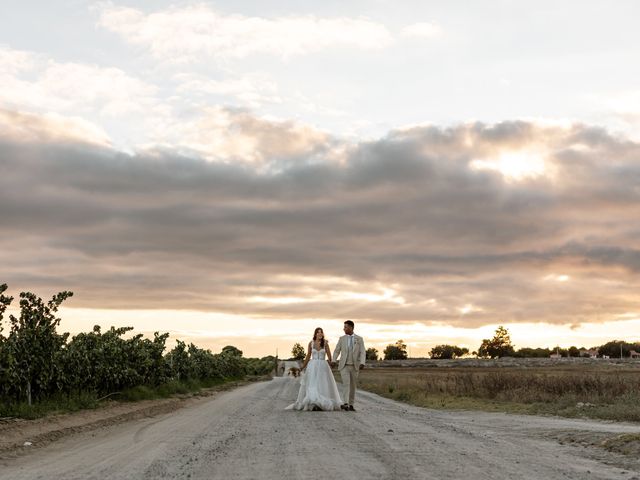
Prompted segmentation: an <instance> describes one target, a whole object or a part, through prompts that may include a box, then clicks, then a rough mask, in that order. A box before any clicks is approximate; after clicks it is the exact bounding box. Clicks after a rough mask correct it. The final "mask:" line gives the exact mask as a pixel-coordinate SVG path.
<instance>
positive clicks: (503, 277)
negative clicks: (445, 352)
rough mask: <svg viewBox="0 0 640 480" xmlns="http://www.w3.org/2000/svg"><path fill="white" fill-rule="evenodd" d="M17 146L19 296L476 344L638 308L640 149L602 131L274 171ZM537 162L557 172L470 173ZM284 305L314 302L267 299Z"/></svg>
mask: <svg viewBox="0 0 640 480" xmlns="http://www.w3.org/2000/svg"><path fill="white" fill-rule="evenodd" d="M15 121H16V122H19V121H21V120H20V118H16V120H15ZM25 121H26V120H25ZM14 127H15V125H14ZM17 131H18V132H19V129H18V128H13V129H12V132H13V133H12V134H10V135H9V134H3V133H2V132H1V131H0V265H1V275H0V283H2V282H7V283H9V285H10V287H11V289H12V291H13V292H17V291H18V290H20V289H29V290H35V291H36V292H38V293H40V294H42V295H49V294H50V293H52V292H54V291H58V290H62V289H70V290H73V291H75V292H76V296H74V298H73V299H72V301H70V302H69V305H70V306H76V307H79V306H84V307H93V308H175V309H201V310H211V311H221V312H234V313H241V314H245V315H256V316H265V317H272V318H298V317H305V318H307V317H323V318H324V317H329V318H332V317H335V318H344V317H346V316H348V317H350V318H354V319H358V320H363V321H369V322H383V323H386V322H406V321H421V322H425V323H429V322H445V323H448V324H452V325H460V326H463V325H464V326H477V325H481V324H486V323H493V322H505V323H508V322H517V321H547V322H554V323H571V324H576V323H581V322H588V321H604V320H609V319H613V318H616V317H618V316H620V315H623V314H625V313H629V312H637V311H638V310H640V298H639V297H638V295H637V292H638V287H639V285H638V284H639V283H640V282H639V272H640V249H639V245H640V226H638V225H639V224H638V221H637V219H638V218H640V206H639V205H640V203H639V201H640V145H638V144H636V143H633V142H631V141H629V140H626V139H624V138H618V137H616V136H613V135H611V134H609V133H608V132H606V131H604V130H602V129H599V128H592V127H589V126H584V125H574V126H571V127H553V126H541V125H537V124H533V123H526V122H504V123H500V124H497V125H484V124H479V123H478V124H470V125H461V126H458V127H455V128H448V129H445V128H436V127H421V128H414V129H410V130H403V131H397V132H391V133H390V134H389V135H388V136H387V137H385V138H382V139H380V140H378V141H374V142H368V143H362V144H359V145H341V144H340V141H339V140H336V139H330V140H327V143H326V144H324V145H312V146H311V147H310V149H311V150H310V153H309V155H305V154H304V153H302V154H300V153H299V152H298V153H297V154H296V156H293V157H292V156H289V157H281V158H269V159H267V161H265V162H264V163H263V164H261V165H259V166H256V165H253V164H247V163H244V162H242V160H241V159H238V161H237V162H222V161H221V162H215V161H213V162H212V161H205V160H202V159H198V158H189V157H185V156H180V155H177V154H174V153H172V152H170V151H155V152H146V153H139V154H136V155H126V154H123V153H120V152H117V151H114V150H113V149H110V148H108V147H105V146H96V145H92V144H89V143H82V142H80V141H78V140H65V139H63V138H56V137H51V136H47V135H43V136H42V137H41V138H39V139H37V140H34V138H33V136H30V137H29V139H28V140H25V139H24V138H20V136H19V135H17V134H16V133H15V132H17ZM285 133H286V132H285ZM272 141H282V142H286V141H287V139H286V136H285V135H284V133H283V136H282V138H280V139H279V138H277V135H275V137H274V138H273V139H272ZM336 148H342V151H343V152H346V153H343V159H342V161H339V160H336V159H335V158H334V157H335V155H332V153H331V152H332V151H333V150H332V149H336ZM522 149H533V150H535V151H538V152H543V153H542V154H543V155H544V156H545V158H546V161H547V164H548V167H549V169H548V172H550V173H549V174H548V175H544V176H538V177H530V178H525V179H520V180H509V179H508V178H505V177H503V176H502V175H501V174H500V173H499V172H496V171H492V170H478V169H474V168H472V165H473V162H474V160H477V159H485V160H487V159H489V160H490V159H492V158H497V157H498V156H499V155H500V152H504V151H514V150H515V151H517V150H522ZM283 151H286V149H283ZM322 152H326V156H327V158H329V157H331V160H328V159H327V160H326V161H323V154H322ZM562 275H566V276H567V277H568V280H567V279H566V277H561V276H562ZM563 279H565V280H567V281H561V280H563ZM384 289H388V290H387V294H386V295H387V297H386V299H385V297H384V291H385V290H384ZM353 292H356V293H372V294H374V295H379V296H380V297H377V298H376V297H371V298H366V297H362V296H358V295H353ZM389 292H391V293H389ZM282 297H286V298H292V297H293V298H295V297H301V298H306V299H308V300H307V301H305V302H292V301H289V302H282V303H276V302H269V301H265V299H277V298H282ZM468 305H471V306H472V307H473V308H472V309H470V310H468V311H467V312H466V313H465V314H462V313H461V309H462V308H464V307H465V306H468Z"/></svg>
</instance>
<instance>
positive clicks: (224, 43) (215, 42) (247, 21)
mask: <svg viewBox="0 0 640 480" xmlns="http://www.w3.org/2000/svg"><path fill="white" fill-rule="evenodd" d="M99 24H100V25H101V26H102V27H104V28H105V29H107V30H109V31H112V32H114V33H117V34H119V35H120V36H122V37H123V38H124V39H125V40H126V41H127V42H130V43H132V44H135V45H140V46H142V47H145V48H148V49H149V50H150V51H151V53H152V54H153V55H154V56H155V57H157V58H160V59H163V60H168V61H172V62H176V61H178V62H193V61H202V59H203V58H216V59H232V58H244V57H247V56H250V55H254V54H263V55H264V54H266V55H275V56H279V57H281V58H287V57H291V56H294V55H305V54H308V53H313V52H317V51H321V50H325V49H328V48H344V47H347V48H359V49H377V48H382V47H385V46H387V45H389V44H390V43H391V42H392V37H391V34H390V33H389V31H388V30H387V29H386V28H385V27H384V26H383V25H380V24H378V23H374V22H372V21H371V20H367V19H365V18H348V17H336V18H321V17H316V16H312V15H308V16H285V17H276V18H264V17H248V16H243V15H227V14H223V13H220V12H218V11H216V10H214V9H212V8H211V7H209V6H207V5H205V4H197V5H190V6H185V7H171V8H169V9H166V10H162V11H157V12H154V13H150V14H145V13H144V12H142V11H140V10H136V9H134V8H130V7H121V6H115V5H111V4H107V5H105V6H103V7H102V8H101V12H100V19H99Z"/></svg>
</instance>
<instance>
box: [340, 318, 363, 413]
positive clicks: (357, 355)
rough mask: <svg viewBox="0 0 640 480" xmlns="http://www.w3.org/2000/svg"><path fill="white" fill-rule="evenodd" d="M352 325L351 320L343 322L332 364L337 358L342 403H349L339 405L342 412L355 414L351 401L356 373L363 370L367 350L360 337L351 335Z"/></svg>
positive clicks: (353, 395) (356, 381)
mask: <svg viewBox="0 0 640 480" xmlns="http://www.w3.org/2000/svg"><path fill="white" fill-rule="evenodd" d="M353 327H354V323H353V322H352V321H351V320H347V321H346V322H344V333H345V335H343V336H342V337H340V340H338V344H337V345H336V349H335V350H334V351H333V362H332V365H333V366H335V364H336V361H337V360H338V357H340V362H339V363H338V370H340V377H341V378H342V388H343V394H342V399H343V400H344V401H346V400H347V398H348V399H349V403H344V404H342V405H340V408H341V409H342V410H349V411H351V412H355V411H356V410H355V408H353V401H354V399H355V396H356V387H357V383H358V373H359V371H360V370H362V369H363V368H364V362H365V359H366V356H367V350H366V349H365V348H364V341H363V340H362V337H360V336H358V335H356V334H354V333H353Z"/></svg>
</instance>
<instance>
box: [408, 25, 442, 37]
mask: <svg viewBox="0 0 640 480" xmlns="http://www.w3.org/2000/svg"><path fill="white" fill-rule="evenodd" d="M442 33H443V30H442V27H440V26H438V25H436V24H435V23H431V22H419V23H413V24H411V25H407V26H406V27H404V28H403V29H402V32H401V34H402V35H403V36H405V37H418V38H434V37H439V36H440V35H442Z"/></svg>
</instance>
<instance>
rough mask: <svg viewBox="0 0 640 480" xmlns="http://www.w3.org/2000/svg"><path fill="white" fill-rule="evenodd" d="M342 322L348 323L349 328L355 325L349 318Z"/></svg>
mask: <svg viewBox="0 0 640 480" xmlns="http://www.w3.org/2000/svg"><path fill="white" fill-rule="evenodd" d="M344 324H345V325H349V326H350V327H351V328H353V327H355V326H356V325H355V324H354V323H353V322H352V321H351V320H347V321H346V322H344Z"/></svg>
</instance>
